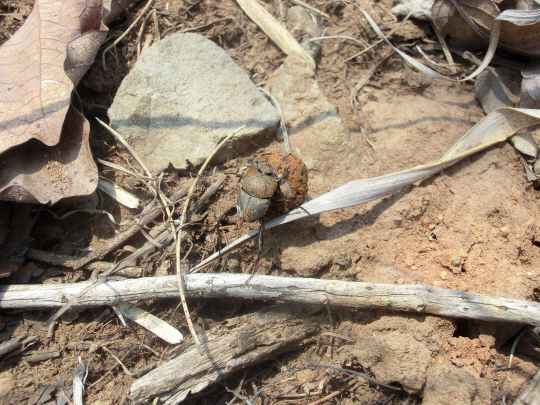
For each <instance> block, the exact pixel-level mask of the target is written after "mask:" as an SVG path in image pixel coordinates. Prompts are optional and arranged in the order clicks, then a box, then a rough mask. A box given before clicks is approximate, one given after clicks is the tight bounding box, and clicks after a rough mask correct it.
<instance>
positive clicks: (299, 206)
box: [275, 200, 311, 215]
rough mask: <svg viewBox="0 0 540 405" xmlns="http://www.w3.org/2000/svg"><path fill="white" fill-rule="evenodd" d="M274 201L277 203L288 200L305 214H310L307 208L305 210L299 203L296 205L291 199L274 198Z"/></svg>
mask: <svg viewBox="0 0 540 405" xmlns="http://www.w3.org/2000/svg"><path fill="white" fill-rule="evenodd" d="M275 202H277V203H286V202H288V203H291V204H294V205H295V208H299V209H301V210H302V211H304V212H305V213H306V214H308V215H311V214H310V213H309V211H308V210H306V209H305V208H304V207H302V206H301V205H298V204H297V203H295V202H294V201H291V200H275Z"/></svg>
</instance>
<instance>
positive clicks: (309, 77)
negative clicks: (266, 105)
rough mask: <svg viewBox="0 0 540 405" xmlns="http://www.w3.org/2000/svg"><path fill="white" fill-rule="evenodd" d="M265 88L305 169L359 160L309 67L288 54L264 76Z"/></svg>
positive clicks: (356, 163)
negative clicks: (285, 124)
mask: <svg viewBox="0 0 540 405" xmlns="http://www.w3.org/2000/svg"><path fill="white" fill-rule="evenodd" d="M267 87H268V91H269V92H270V93H271V94H272V95H273V96H274V97H275V98H276V100H277V101H278V102H279V104H280V106H281V109H282V111H283V115H284V117H285V120H286V121H288V122H289V123H290V124H291V126H292V129H291V131H290V142H291V149H292V152H293V153H294V154H295V155H297V156H298V157H300V158H301V159H302V160H303V161H304V163H305V164H306V166H307V167H308V169H313V168H317V169H318V170H320V171H321V172H324V171H327V170H329V169H330V168H331V166H333V165H335V164H336V163H338V164H339V163H342V164H347V165H349V166H352V165H358V164H359V163H360V155H359V153H358V148H357V146H356V145H355V144H354V142H352V141H351V139H350V133H349V130H348V128H347V127H346V125H345V124H344V123H343V121H342V120H341V118H340V116H339V114H338V112H337V110H336V108H335V106H334V105H333V104H332V103H330V102H329V101H328V99H327V98H326V96H325V95H324V93H323V91H322V89H321V88H320V87H319V84H318V82H317V77H316V75H315V72H313V70H311V69H310V68H309V67H307V66H305V65H303V64H300V63H298V62H297V61H296V60H295V59H293V58H290V57H288V58H286V59H285V61H284V63H283V65H281V66H280V67H279V68H278V69H277V70H276V71H275V72H274V73H273V74H272V75H271V76H270V77H269V78H268V82H267ZM310 189H311V187H310Z"/></svg>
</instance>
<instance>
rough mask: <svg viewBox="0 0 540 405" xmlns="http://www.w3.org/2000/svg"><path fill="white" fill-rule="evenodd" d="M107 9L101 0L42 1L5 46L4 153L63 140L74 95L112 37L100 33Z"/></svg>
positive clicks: (0, 105)
mask: <svg viewBox="0 0 540 405" xmlns="http://www.w3.org/2000/svg"><path fill="white" fill-rule="evenodd" d="M102 8H103V7H102V3H101V1H100V0H88V1H81V0H78V1H69V2H66V1H58V0H56V1H55V0H52V1H51V0H37V1H36V3H35V6H34V9H33V10H32V12H31V13H30V15H29V16H28V18H27V20H26V21H25V23H24V25H23V26H22V27H21V28H20V29H19V30H18V31H17V32H16V33H15V34H14V35H13V36H12V37H11V38H10V39H9V40H8V41H7V42H5V43H4V44H3V45H2V47H1V48H0V153H3V152H5V151H7V150H8V149H10V148H13V147H14V146H16V145H20V144H22V143H24V142H26V141H28V140H30V139H32V138H36V139H38V140H40V141H41V142H43V143H44V144H45V145H48V146H52V145H56V144H57V143H58V142H59V140H60V133H61V131H62V125H63V123H64V117H65V116H66V113H67V110H68V108H69V103H70V99H71V92H72V91H73V88H74V86H75V85H76V84H77V83H78V81H79V80H80V79H81V77H82V75H83V74H84V72H86V70H87V69H88V67H89V63H90V64H91V63H92V61H93V60H94V58H95V55H96V53H97V50H98V49H99V46H100V44H101V43H102V42H103V40H104V38H105V35H106V30H100V31H95V29H96V28H100V27H101V14H102ZM92 45H93V46H92ZM91 53H93V55H92V54H91Z"/></svg>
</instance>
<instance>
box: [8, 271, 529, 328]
mask: <svg viewBox="0 0 540 405" xmlns="http://www.w3.org/2000/svg"><path fill="white" fill-rule="evenodd" d="M183 279H184V287H185V292H186V297H188V298H243V299H264V300H279V301H289V302H299V303H304V304H316V305H335V306H343V307H351V308H379V309H386V310H392V311H407V312H419V313H428V314H434V315H442V316H447V317H451V318H469V319H479V320H484V321H501V322H516V323H523V324H529V325H534V326H540V304H537V303H534V302H530V301H522V300H517V299H513V298H507V297H498V296H491V295H484V294H473V293H468V292H462V291H455V290H446V289H443V288H438V287H433V286H427V285H393V284H375V283H359V282H347V281H335V280H318V279H312V278H288V277H274V276H259V275H255V276H252V275H249V274H189V275H186V276H184V277H183ZM91 284H92V282H91V281H89V282H82V283H76V284H56V285H51V284H45V285H9V286H0V309H31V308H39V309H46V308H50V309H53V308H59V307H62V306H63V305H64V303H65V302H67V301H69V300H70V299H71V298H73V297H75V296H77V295H78V294H80V292H81V291H83V290H84V289H85V288H87V287H88V286H89V285H91ZM178 297H179V292H178V281H177V278H176V275H174V276H166V277H149V278H139V279H134V280H123V281H109V282H105V283H102V284H100V285H98V286H96V287H95V288H94V289H92V290H90V291H88V292H87V293H86V294H85V295H83V296H82V297H80V298H79V300H77V302H75V303H74V307H98V306H105V305H117V304H118V303H119V302H125V301H133V300H149V299H159V298H176V299H177V298H178Z"/></svg>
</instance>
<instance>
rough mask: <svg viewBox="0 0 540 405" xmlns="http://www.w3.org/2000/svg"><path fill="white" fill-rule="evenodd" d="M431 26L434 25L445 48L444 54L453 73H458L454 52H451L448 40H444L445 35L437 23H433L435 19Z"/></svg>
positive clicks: (434, 29)
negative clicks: (453, 56)
mask: <svg viewBox="0 0 540 405" xmlns="http://www.w3.org/2000/svg"><path fill="white" fill-rule="evenodd" d="M431 26H432V27H433V31H435V34H436V35H437V39H438V40H439V42H440V43H441V46H442V48H443V52H444V56H446V60H447V61H448V65H449V67H450V70H451V71H452V73H453V74H455V75H457V69H456V65H455V63H454V59H453V58H452V53H451V52H450V49H448V45H447V44H446V41H445V40H444V37H443V36H442V35H441V33H440V32H439V30H438V29H437V27H436V26H435V24H433V21H432V22H431Z"/></svg>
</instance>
